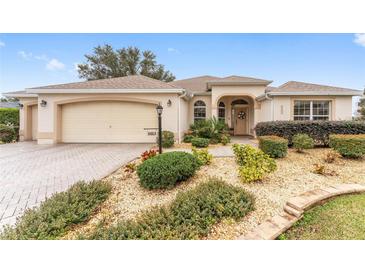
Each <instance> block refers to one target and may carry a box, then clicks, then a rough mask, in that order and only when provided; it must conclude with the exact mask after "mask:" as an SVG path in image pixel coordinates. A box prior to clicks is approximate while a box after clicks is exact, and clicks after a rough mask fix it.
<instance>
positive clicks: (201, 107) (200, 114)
mask: <svg viewBox="0 0 365 274" xmlns="http://www.w3.org/2000/svg"><path fill="white" fill-rule="evenodd" d="M206 117H207V106H206V104H205V102H204V101H202V100H197V101H196V102H195V103H194V117H193V118H194V121H198V120H205V119H206Z"/></svg>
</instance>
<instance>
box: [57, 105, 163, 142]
mask: <svg viewBox="0 0 365 274" xmlns="http://www.w3.org/2000/svg"><path fill="white" fill-rule="evenodd" d="M157 123H158V121H157V114H156V107H155V106H154V105H152V104H143V103H135V102H113V101H112V102H83V103H75V104H67V105H64V106H62V141H63V142H65V143H155V142H156V135H151V134H155V133H156V130H151V128H157V126H158V124H157ZM148 129H150V130H148Z"/></svg>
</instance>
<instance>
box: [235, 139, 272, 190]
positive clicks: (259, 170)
mask: <svg viewBox="0 0 365 274" xmlns="http://www.w3.org/2000/svg"><path fill="white" fill-rule="evenodd" d="M232 148H233V152H234V155H235V157H236V162H237V164H238V165H239V166H240V167H239V169H238V171H239V176H240V178H241V180H242V182H244V183H250V182H255V181H261V180H262V179H263V178H264V177H265V175H266V174H267V173H270V172H273V171H275V170H276V168H277V167H276V162H275V160H274V159H272V158H270V156H269V155H267V154H265V153H264V152H263V151H262V150H260V149H256V148H254V147H252V146H250V145H239V144H234V145H233V147H232Z"/></svg>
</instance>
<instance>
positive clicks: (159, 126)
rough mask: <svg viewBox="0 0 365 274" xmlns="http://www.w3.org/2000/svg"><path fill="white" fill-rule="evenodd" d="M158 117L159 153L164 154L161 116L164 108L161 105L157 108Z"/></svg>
mask: <svg viewBox="0 0 365 274" xmlns="http://www.w3.org/2000/svg"><path fill="white" fill-rule="evenodd" d="M156 111H157V115H158V152H159V153H160V154H161V153H162V121H161V115H162V111H163V107H162V106H161V104H159V105H158V106H157V107H156Z"/></svg>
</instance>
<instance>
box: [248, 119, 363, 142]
mask: <svg viewBox="0 0 365 274" xmlns="http://www.w3.org/2000/svg"><path fill="white" fill-rule="evenodd" d="M255 130H256V134H257V136H266V135H276V136H279V137H283V138H285V139H288V141H289V145H292V140H293V137H294V135H296V134H308V135H309V136H310V137H311V138H313V139H314V142H315V144H317V145H325V146H328V145H329V135H330V134H365V123H364V121H274V122H261V123H258V124H257V125H256V128H255Z"/></svg>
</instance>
